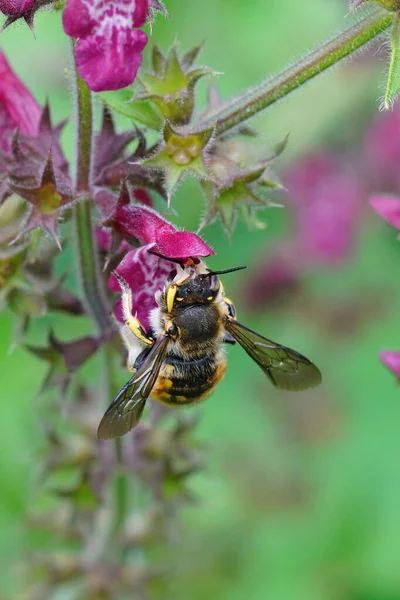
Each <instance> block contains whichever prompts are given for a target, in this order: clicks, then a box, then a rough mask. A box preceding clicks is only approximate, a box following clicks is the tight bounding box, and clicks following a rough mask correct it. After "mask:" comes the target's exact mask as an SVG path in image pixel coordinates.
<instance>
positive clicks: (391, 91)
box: [383, 14, 400, 110]
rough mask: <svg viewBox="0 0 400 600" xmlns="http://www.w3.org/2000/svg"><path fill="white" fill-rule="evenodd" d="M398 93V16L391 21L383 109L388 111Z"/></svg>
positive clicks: (399, 32)
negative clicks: (391, 27) (388, 61)
mask: <svg viewBox="0 0 400 600" xmlns="http://www.w3.org/2000/svg"><path fill="white" fill-rule="evenodd" d="M399 92H400V15H398V14H397V15H396V16H395V17H394V19H393V29H392V37H391V39H390V63H389V72H388V78H387V83H386V91H385V96H384V98H383V108H384V109H385V110H389V109H390V108H391V107H392V106H393V103H394V102H395V100H396V98H397V96H398V95H399Z"/></svg>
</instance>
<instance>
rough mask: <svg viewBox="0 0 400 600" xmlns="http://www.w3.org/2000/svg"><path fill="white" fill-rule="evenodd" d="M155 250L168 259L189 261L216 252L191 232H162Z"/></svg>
mask: <svg viewBox="0 0 400 600" xmlns="http://www.w3.org/2000/svg"><path fill="white" fill-rule="evenodd" d="M155 249H156V250H157V252H158V253H159V254H162V255H163V256H166V257H168V258H181V259H187V258H190V257H196V256H211V255H212V254H215V252H214V250H213V249H212V248H210V246H208V244H206V243H205V242H204V241H203V240H202V239H201V237H199V236H198V235H196V234H195V233H191V232H189V231H176V232H174V233H165V232H162V233H161V234H160V235H157V242H156V245H155Z"/></svg>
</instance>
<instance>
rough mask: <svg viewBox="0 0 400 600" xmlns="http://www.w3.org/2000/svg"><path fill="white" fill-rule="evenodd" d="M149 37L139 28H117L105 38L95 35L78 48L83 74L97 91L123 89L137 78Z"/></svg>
mask: <svg viewBox="0 0 400 600" xmlns="http://www.w3.org/2000/svg"><path fill="white" fill-rule="evenodd" d="M146 44H147V35H146V34H145V33H144V31H140V30H139V29H137V30H134V31H131V30H129V29H117V28H116V27H113V28H112V30H111V31H109V32H107V33H106V34H105V35H103V36H101V35H91V36H88V37H87V38H85V39H81V40H79V41H78V43H77V45H76V46H75V56H76V63H77V67H78V72H79V75H80V76H81V77H82V78H83V79H84V80H85V81H86V83H87V85H88V87H89V88H90V89H91V90H93V91H94V92H104V91H106V90H119V89H121V88H124V87H127V86H128V85H130V84H131V83H132V81H133V80H134V79H135V77H136V73H137V71H138V69H139V67H140V64H141V62H142V55H141V52H142V50H143V48H144V47H145V45H146Z"/></svg>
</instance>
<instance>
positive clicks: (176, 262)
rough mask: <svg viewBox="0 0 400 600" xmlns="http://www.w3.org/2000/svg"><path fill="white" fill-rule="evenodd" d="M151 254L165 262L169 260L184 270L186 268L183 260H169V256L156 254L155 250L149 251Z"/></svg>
mask: <svg viewBox="0 0 400 600" xmlns="http://www.w3.org/2000/svg"><path fill="white" fill-rule="evenodd" d="M148 252H149V254H154V256H158V257H159V258H163V259H164V260H168V261H169V262H172V263H175V264H177V265H179V266H180V267H182V269H184V268H185V263H184V261H183V260H176V259H175V260H174V259H173V258H169V257H168V256H164V255H163V254H160V253H159V252H155V250H148Z"/></svg>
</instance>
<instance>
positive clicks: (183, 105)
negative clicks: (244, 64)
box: [138, 46, 215, 125]
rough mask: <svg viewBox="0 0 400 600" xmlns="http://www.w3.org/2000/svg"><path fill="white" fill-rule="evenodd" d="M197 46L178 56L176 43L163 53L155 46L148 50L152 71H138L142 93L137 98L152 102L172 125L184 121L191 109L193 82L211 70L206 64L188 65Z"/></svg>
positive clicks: (191, 111)
mask: <svg viewBox="0 0 400 600" xmlns="http://www.w3.org/2000/svg"><path fill="white" fill-rule="evenodd" d="M200 49H201V46H195V48H193V49H192V50H189V52H187V53H186V54H185V55H184V56H183V57H182V58H181V59H180V58H179V56H178V53H177V49H176V46H173V47H172V48H171V50H170V52H169V54H168V56H164V55H163V53H162V52H161V50H160V49H159V48H158V47H157V46H153V50H152V66H153V72H152V73H145V72H141V74H140V76H139V77H138V81H139V82H140V83H141V85H142V87H143V93H142V94H141V95H140V96H138V100H139V99H142V100H147V101H149V102H152V103H153V105H154V106H155V107H156V109H157V110H158V111H159V112H160V113H161V115H162V116H163V117H164V118H165V119H167V120H168V121H171V123H174V124H175V125H186V124H187V123H188V122H189V120H190V118H191V116H192V114H193V110H194V106H195V98H194V89H195V86H196V83H197V82H198V81H199V80H200V79H201V78H202V77H205V76H207V75H212V74H214V73H215V72H214V71H213V70H212V69H209V68H208V67H198V68H196V69H192V64H193V61H194V60H195V58H196V57H197V55H198V53H199V52H200Z"/></svg>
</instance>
